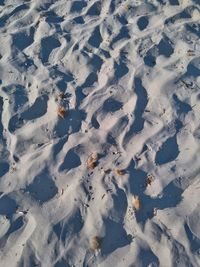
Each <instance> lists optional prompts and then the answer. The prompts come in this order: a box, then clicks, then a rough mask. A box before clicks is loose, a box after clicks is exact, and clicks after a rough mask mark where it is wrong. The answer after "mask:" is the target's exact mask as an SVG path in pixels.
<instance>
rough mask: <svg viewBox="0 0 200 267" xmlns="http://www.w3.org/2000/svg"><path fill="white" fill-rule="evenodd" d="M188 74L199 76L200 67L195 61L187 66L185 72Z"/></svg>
mask: <svg viewBox="0 0 200 267" xmlns="http://www.w3.org/2000/svg"><path fill="white" fill-rule="evenodd" d="M185 75H186V76H192V77H195V78H196V77H199V76H200V69H199V68H197V67H196V66H195V65H194V64H193V62H190V63H189V64H188V66H187V72H186V73H185Z"/></svg>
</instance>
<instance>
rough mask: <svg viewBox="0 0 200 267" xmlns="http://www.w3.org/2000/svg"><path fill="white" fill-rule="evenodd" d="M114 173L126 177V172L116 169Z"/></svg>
mask: <svg viewBox="0 0 200 267" xmlns="http://www.w3.org/2000/svg"><path fill="white" fill-rule="evenodd" d="M114 171H115V173H116V174H117V175H124V174H125V170H120V169H115V170H114Z"/></svg>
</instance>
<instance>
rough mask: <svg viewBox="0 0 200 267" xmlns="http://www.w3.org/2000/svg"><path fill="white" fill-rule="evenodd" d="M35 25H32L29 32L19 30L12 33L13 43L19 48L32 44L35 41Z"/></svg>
mask: <svg viewBox="0 0 200 267" xmlns="http://www.w3.org/2000/svg"><path fill="white" fill-rule="evenodd" d="M34 33H35V29H34V27H31V28H30V30H29V32H27V31H24V32H18V33H17V34H13V35H12V41H13V45H14V46H15V47H17V49H19V50H21V51H22V50H24V49H25V48H26V47H28V46H30V45H31V44H32V43H33V42H34Z"/></svg>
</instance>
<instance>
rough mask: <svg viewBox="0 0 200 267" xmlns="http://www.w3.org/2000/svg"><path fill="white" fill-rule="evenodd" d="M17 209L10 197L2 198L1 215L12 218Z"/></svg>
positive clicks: (0, 204) (0, 202) (0, 203)
mask: <svg viewBox="0 0 200 267" xmlns="http://www.w3.org/2000/svg"><path fill="white" fill-rule="evenodd" d="M16 209H17V204H16V202H15V201H14V200H13V199H11V198H10V197H8V196H6V195H4V196H3V197H1V198H0V214H2V215H5V216H6V217H8V218H9V217H11V216H12V215H13V214H14V213H15V211H16Z"/></svg>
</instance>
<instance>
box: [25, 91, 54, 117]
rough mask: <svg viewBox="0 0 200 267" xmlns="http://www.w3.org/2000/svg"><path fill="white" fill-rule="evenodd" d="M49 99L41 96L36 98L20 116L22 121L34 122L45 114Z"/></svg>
mask: <svg viewBox="0 0 200 267" xmlns="http://www.w3.org/2000/svg"><path fill="white" fill-rule="evenodd" d="M48 100H49V97H48V96H47V95H42V96H39V97H37V98H36V100H35V102H34V104H33V105H32V106H31V107H30V108H29V109H28V110H26V111H24V112H23V113H22V114H21V118H22V119H23V120H34V119H37V118H40V117H42V116H43V115H45V114H46V112H47V102H48Z"/></svg>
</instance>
